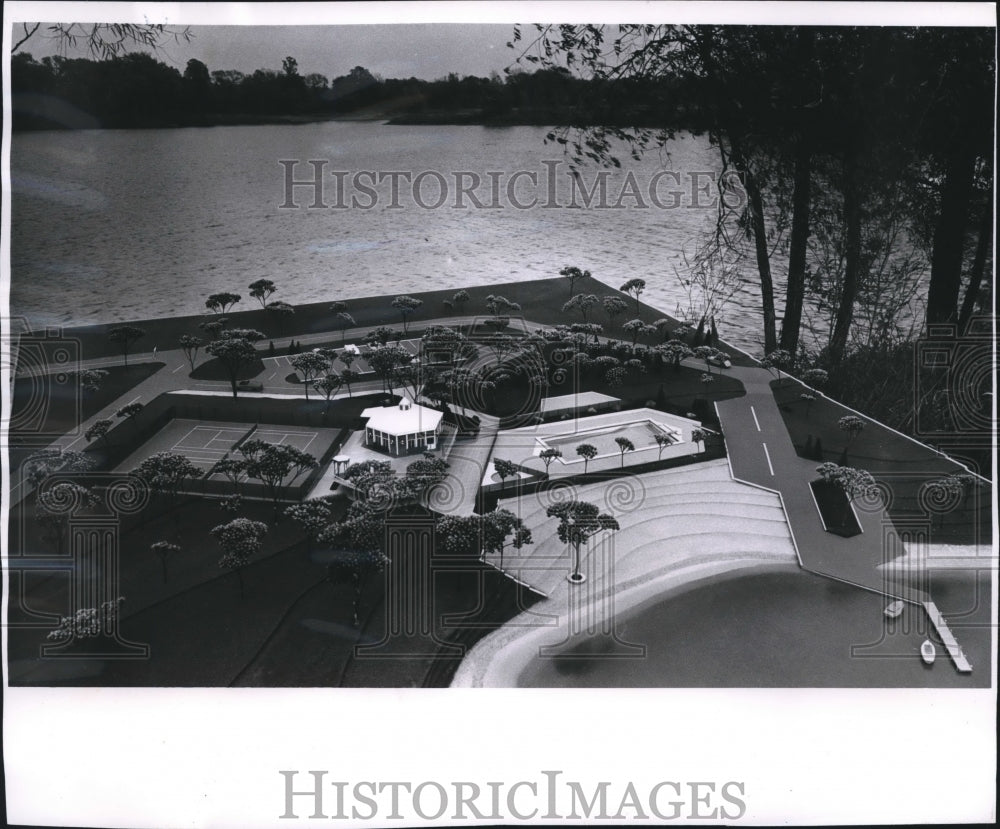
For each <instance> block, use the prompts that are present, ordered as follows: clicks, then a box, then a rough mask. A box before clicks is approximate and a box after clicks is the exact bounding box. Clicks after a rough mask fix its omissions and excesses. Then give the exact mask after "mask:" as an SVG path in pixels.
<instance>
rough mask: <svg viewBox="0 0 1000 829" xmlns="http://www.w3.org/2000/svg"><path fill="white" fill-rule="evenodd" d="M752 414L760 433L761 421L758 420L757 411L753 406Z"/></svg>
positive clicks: (751, 408)
mask: <svg viewBox="0 0 1000 829" xmlns="http://www.w3.org/2000/svg"><path fill="white" fill-rule="evenodd" d="M750 414H752V415H753V425H754V426H756V427H757V431H758V432H759V431H760V421H758V420H757V410H756V409H755V408H754V407H753V406H752V405H751V406H750Z"/></svg>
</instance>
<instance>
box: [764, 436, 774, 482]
mask: <svg viewBox="0 0 1000 829" xmlns="http://www.w3.org/2000/svg"><path fill="white" fill-rule="evenodd" d="M761 446H763V447H764V457H765V458H767V468H768V469H769V470H770V471H771V477H774V467H773V466H771V453H770V452H768V451H767V444H766V443H762V444H761Z"/></svg>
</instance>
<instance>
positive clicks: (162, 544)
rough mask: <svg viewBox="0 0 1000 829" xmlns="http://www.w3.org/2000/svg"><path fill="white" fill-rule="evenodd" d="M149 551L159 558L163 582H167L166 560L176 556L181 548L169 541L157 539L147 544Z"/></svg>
mask: <svg viewBox="0 0 1000 829" xmlns="http://www.w3.org/2000/svg"><path fill="white" fill-rule="evenodd" d="M149 551H150V552H151V553H152V554H153V555H154V556H156V557H157V558H158V559H159V560H160V566H161V568H162V570H163V583H164V584H166V583H167V560H168V559H171V558H173V557H174V556H176V555H177V554H178V553H179V552H180V551H181V548H180V547H179V546H178V545H176V544H172V543H171V542H169V541H157V542H155V543H154V544H150V545H149Z"/></svg>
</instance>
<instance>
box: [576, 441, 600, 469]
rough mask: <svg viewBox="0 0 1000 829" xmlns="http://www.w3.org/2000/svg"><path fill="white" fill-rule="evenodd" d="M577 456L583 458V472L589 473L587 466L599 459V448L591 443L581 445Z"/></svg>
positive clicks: (577, 449) (577, 448) (577, 450)
mask: <svg viewBox="0 0 1000 829" xmlns="http://www.w3.org/2000/svg"><path fill="white" fill-rule="evenodd" d="M576 454H578V455H579V456H580V457H581V458H583V472H584V474H586V472H587V464H589V463H590V462H591V461H592V460H593V459H594V458H596V457H597V447H596V446H594V445H593V444H590V443H581V444H580V445H579V446H577V447H576Z"/></svg>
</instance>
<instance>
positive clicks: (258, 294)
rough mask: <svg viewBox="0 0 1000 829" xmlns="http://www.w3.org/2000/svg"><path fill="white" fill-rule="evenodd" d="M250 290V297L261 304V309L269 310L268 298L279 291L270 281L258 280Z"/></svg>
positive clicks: (252, 284) (250, 286) (252, 283)
mask: <svg viewBox="0 0 1000 829" xmlns="http://www.w3.org/2000/svg"><path fill="white" fill-rule="evenodd" d="M249 288H250V296H252V297H253V298H254V299H256V300H257V301H258V302H259V303H260V307H261V308H264V309H266V308H267V300H268V297H270V296H271V294H273V293H274V292H275V291H276V290H277V288H276V287H275V284H274V283H273V282H272V281H271V280H270V279H258V280H256V281H255V282H251V283H250V285H249Z"/></svg>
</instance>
